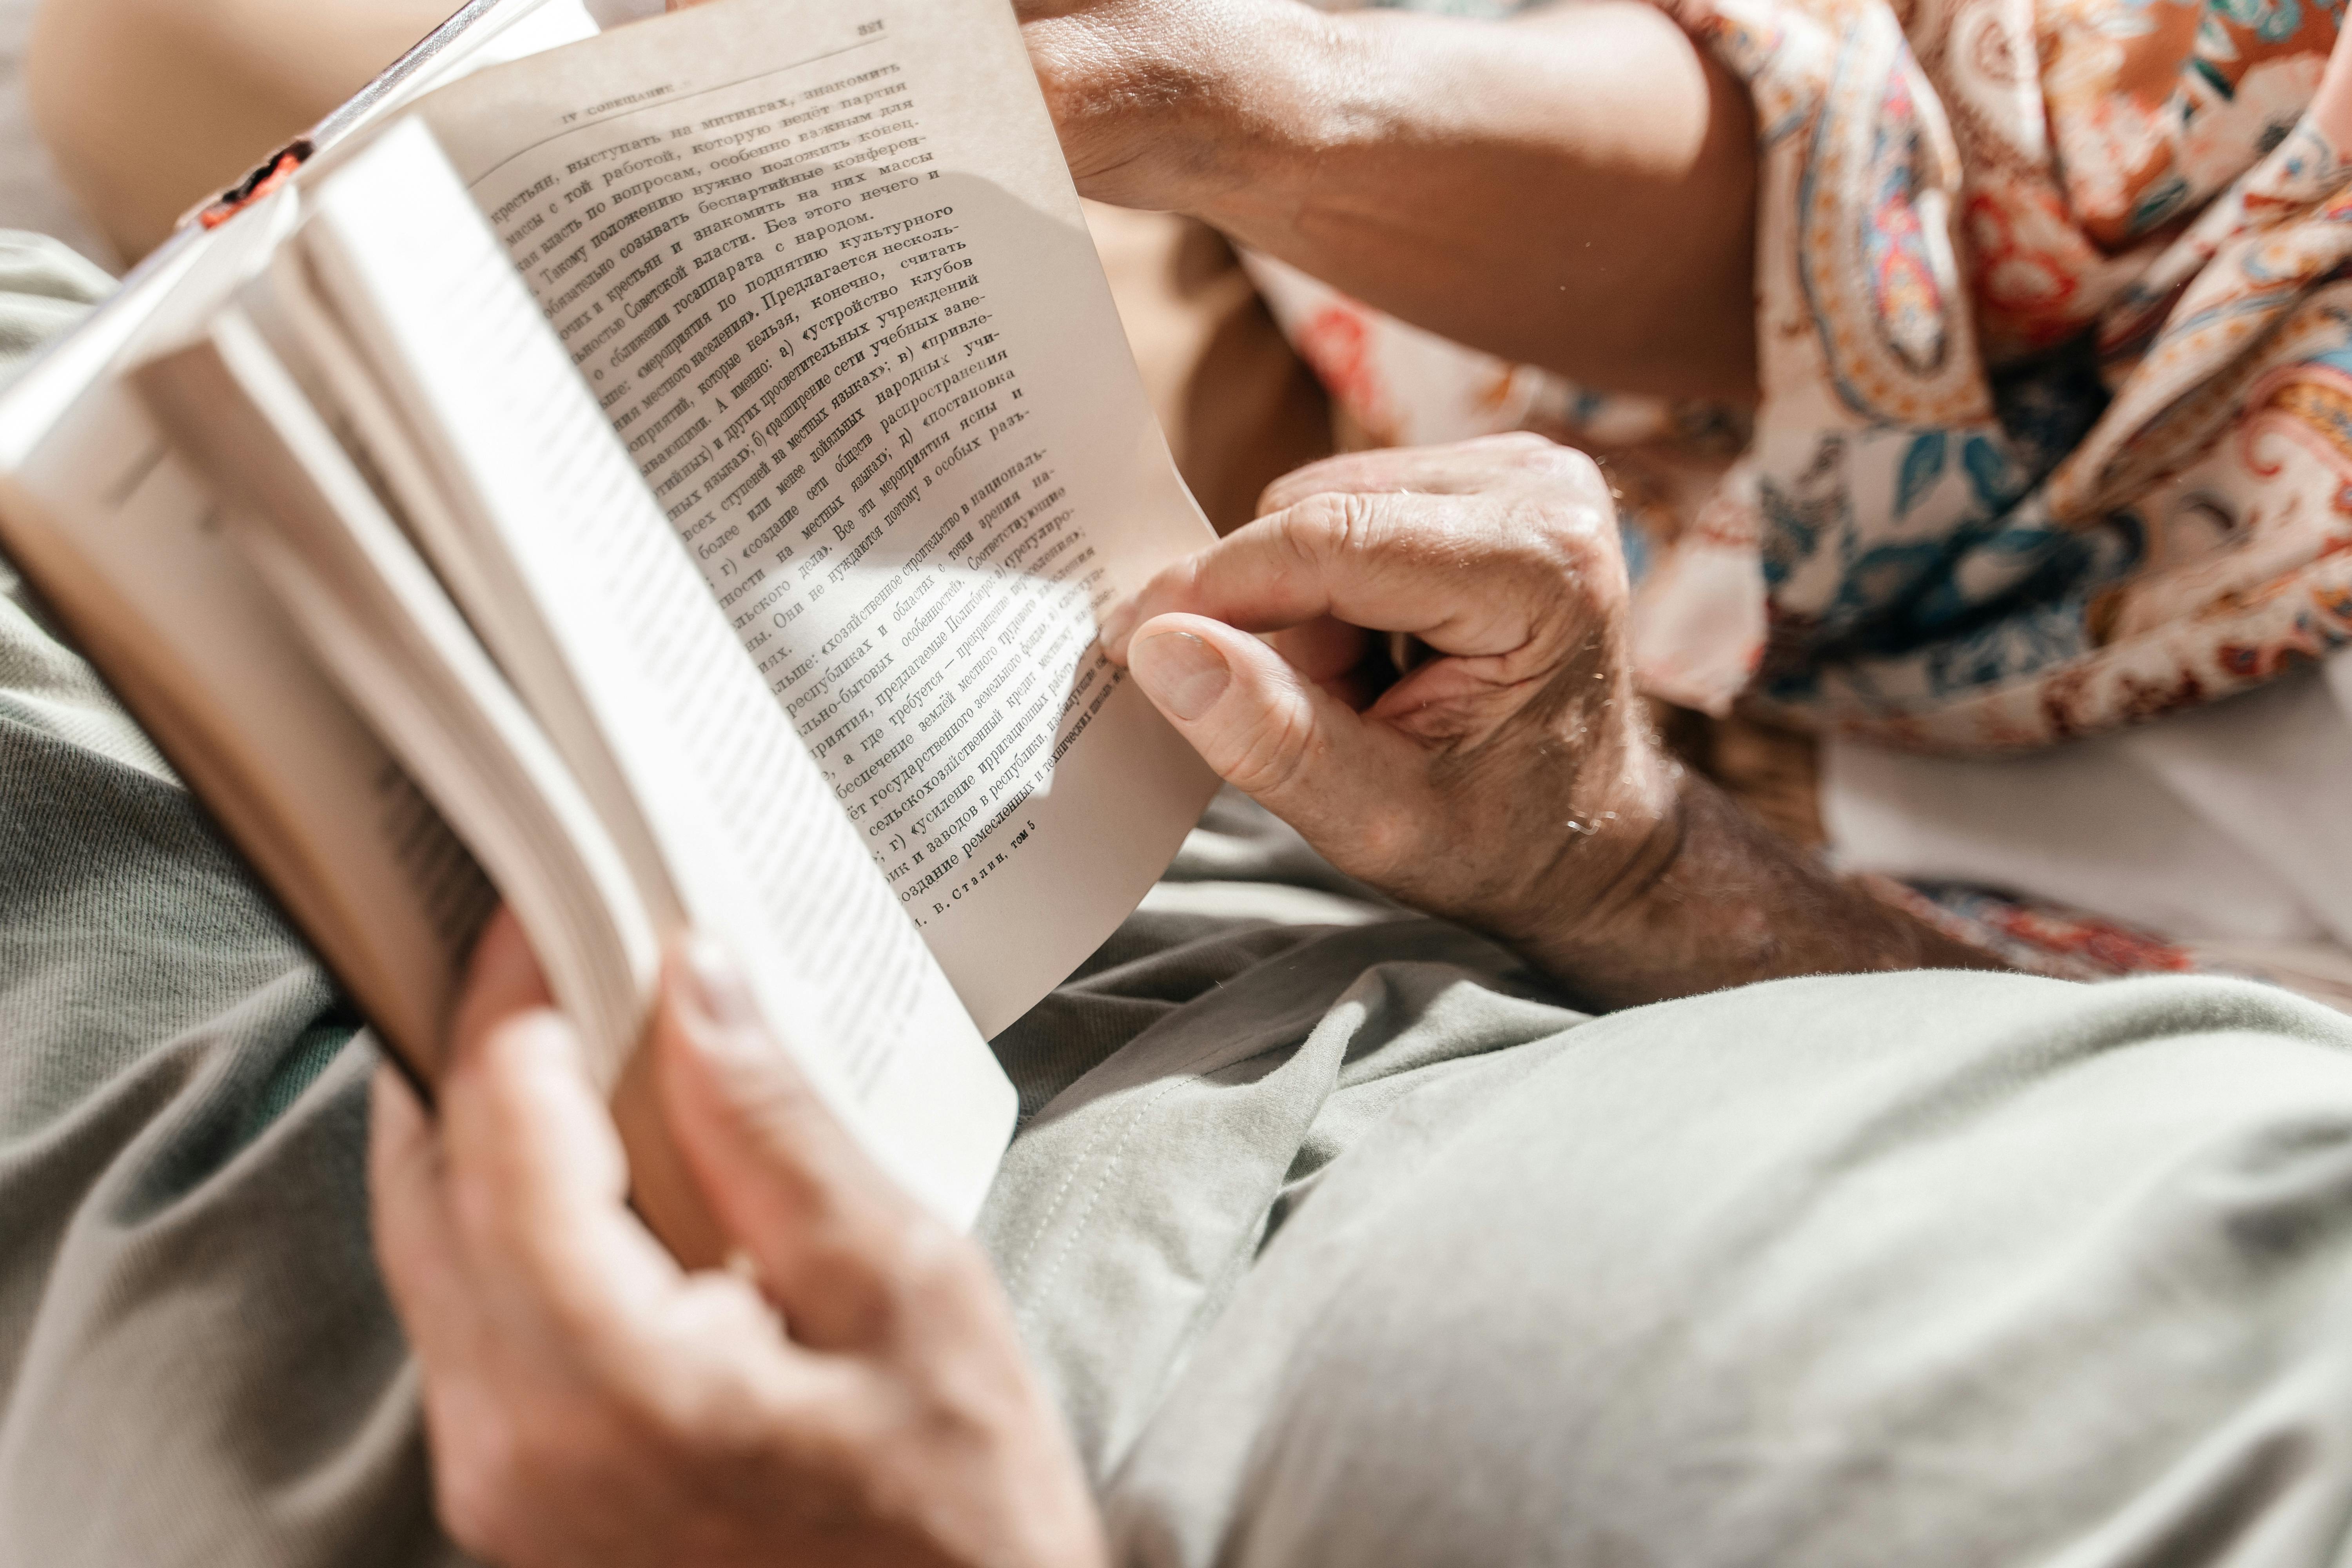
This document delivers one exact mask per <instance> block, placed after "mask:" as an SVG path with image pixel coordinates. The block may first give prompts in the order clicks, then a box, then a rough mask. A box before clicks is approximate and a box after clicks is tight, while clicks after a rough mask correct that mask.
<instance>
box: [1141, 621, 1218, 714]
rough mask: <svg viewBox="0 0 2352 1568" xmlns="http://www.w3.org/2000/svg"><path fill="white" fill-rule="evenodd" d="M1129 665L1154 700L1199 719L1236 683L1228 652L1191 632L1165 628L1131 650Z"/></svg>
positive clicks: (1165, 707)
mask: <svg viewBox="0 0 2352 1568" xmlns="http://www.w3.org/2000/svg"><path fill="white" fill-rule="evenodd" d="M1128 658H1129V668H1132V669H1133V670H1134V671H1135V679H1137V680H1139V681H1140V682H1142V684H1143V689H1144V691H1145V693H1146V694H1147V695H1148V696H1150V698H1151V700H1153V701H1155V702H1157V703H1159V704H1160V707H1162V708H1164V709H1166V710H1168V711H1169V712H1171V713H1173V714H1174V715H1175V716H1176V717H1177V718H1179V719H1185V720H1192V719H1198V718H1199V717H1200V716H1201V715H1202V714H1203V713H1206V712H1207V711H1208V710H1210V709H1212V708H1213V707H1215V706H1216V705H1217V699H1218V698H1220V697H1223V695H1224V694H1225V688H1226V687H1228V686H1230V685H1232V684H1233V680H1234V672H1233V670H1232V669H1231V668H1229V667H1228V666H1227V665H1226V663H1225V656H1224V655H1223V654H1221V653H1219V652H1218V651H1217V650H1216V649H1215V648H1213V647H1210V646H1209V645H1208V644H1207V643H1205V642H1203V641H1202V640H1201V639H1200V638H1199V637H1194V636H1193V635H1192V633H1191V632H1161V633H1160V635H1159V636H1157V637H1152V638H1150V640H1148V641H1145V642H1141V643H1138V644H1137V645H1136V646H1135V647H1133V648H1131V649H1129V655H1128Z"/></svg>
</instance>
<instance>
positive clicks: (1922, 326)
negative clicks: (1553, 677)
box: [1253, 0, 2352, 752]
mask: <svg viewBox="0 0 2352 1568" xmlns="http://www.w3.org/2000/svg"><path fill="white" fill-rule="evenodd" d="M1668 4H1669V5H1670V9H1672V10H1673V12H1674V14H1675V16H1676V17H1677V19H1678V20H1679V21H1680V22H1681V23H1682V24H1683V26H1685V27H1686V28H1687V29H1688V30H1689V31H1690V32H1691V33H1692V34H1693V36H1694V37H1696V38H1697V39H1699V40H1700V42H1701V43H1702V44H1703V45H1704V46H1705V47H1707V48H1709V49H1710V50H1712V51H1713V52H1714V54H1715V55H1716V57H1717V58H1719V59H1720V60H1722V61H1723V62H1724V63H1725V64H1726V65H1727V66H1728V67H1729V68H1731V69H1733V70H1734V71H1736V72H1737V73H1738V75H1739V76H1740V77H1742V78H1743V79H1745V80H1746V81H1747V82H1748V86H1749V89H1750V91H1751V95H1752V97H1753V100H1754V103H1755V109H1756V115H1757V123H1758V127H1759V148H1760V157H1761V160H1762V165H1761V171H1760V173H1761V179H1760V184H1759V246H1758V257H1757V278H1758V292H1759V316H1758V322H1757V330H1758V340H1759V352H1760V372H1761V377H1762V388H1763V398H1762V402H1761V403H1760V405H1759V406H1758V408H1757V409H1756V410H1755V411H1754V413H1753V414H1752V416H1744V415H1740V416H1736V415H1733V414H1730V413H1727V412H1725V411H1721V410H1709V409H1704V408H1692V407H1668V406H1665V405H1659V404H1656V403H1653V402H1648V401H1644V400H1638V399H1627V398H1621V397H1606V396H1601V395H1594V394H1592V393H1590V392H1587V391H1584V390H1582V389H1579V388H1577V387H1574V386H1571V385H1570V384H1567V383H1565V382H1562V381H1561V380H1559V378H1558V377H1556V376H1552V375H1549V374H1545V373H1542V372H1538V371H1535V370H1532V369H1529V368H1528V367H1525V366H1516V365H1509V364H1505V363H1500V362H1498V361H1496V360H1493V359H1490V358H1487V357H1486V356H1484V355H1479V354H1475V353H1470V352H1469V351H1466V350H1464V349H1461V348H1459V347H1457V346H1455V345H1453V344H1451V343H1447V342H1443V341H1441V340H1439V339H1436V338H1433V337H1432V336H1430V335H1429V334H1427V333H1423V332H1420V331H1415V330H1414V329H1412V328H1410V327H1406V326H1404V325H1402V323H1399V322H1396V321H1392V320H1391V319H1388V318H1386V317H1383V316H1381V315H1380V314H1379V313H1378V312H1375V311H1372V310H1367V309H1366V308H1364V307H1362V306H1361V305H1359V304H1357V303H1355V302H1353V301H1351V300H1347V299H1344V298H1342V297H1340V296H1339V295H1336V294H1334V293H1332V292H1331V291H1330V290H1328V289H1324V288H1322V287H1321V286H1320V285H1318V284H1315V283H1312V282H1311V281H1309V280H1307V279H1305V278H1303V277H1302V276H1300V275H1299V274H1297V273H1296V272H1293V271H1290V270H1289V269H1287V268H1281V267H1279V266H1277V265H1275V264H1272V263H1268V262H1265V261H1262V260H1255V259H1254V261H1253V267H1254V269H1255V271H1256V272H1257V275H1258V277H1259V279H1260V281H1261V284H1262V286H1263V287H1264V289H1265V292H1266V294H1267V296H1268V299H1269V301H1270V303H1272V305H1273V306H1274V307H1275V310H1276V316H1277V318H1278V319H1279V320H1281V321H1283V323H1284V325H1285V328H1286V331H1289V332H1290V334H1291V335H1292V338H1293V341H1294V342H1296V343H1297V345H1298V347H1299V349H1300V351H1301V353H1303V354H1304V355H1305V356H1306V357H1307V359H1308V361H1309V363H1312V364H1313V365H1315V367H1316V368H1317V370H1318V373H1319V374H1321V375H1322V377H1323V378H1324V380H1325V382H1326V383H1327V384H1328V386H1329V387H1330V389H1331V391H1332V392H1333V394H1334V395H1335V397H1336V399H1337V400H1338V401H1339V403H1340V404H1341V405H1342V406H1343V407H1344V408H1345V410H1346V411H1347V413H1348V415H1349V416H1350V417H1351V418H1352V420H1353V421H1354V422H1355V423H1356V424H1357V425H1358V426H1360V427H1361V433H1362V436H1363V438H1364V439H1365V440H1367V441H1370V442H1374V443H1403V442H1422V441H1432V440H1448V439H1457V438H1460V437H1466V436H1471V435H1475V434H1481V433H1486V432H1491V431H1496V430H1502V429H1510V428H1533V429H1538V430H1542V431H1544V432H1546V433H1548V434H1550V435H1552V436H1554V437H1558V438H1559V439H1562V440H1566V441H1570V442H1573V443H1575V444H1578V445H1580V446H1584V447H1588V448H1591V449H1592V450H1594V451H1595V452H1596V453H1598V454H1599V455H1601V456H1602V457H1603V458H1604V459H1605V460H1606V461H1607V462H1608V463H1609V464H1610V466H1611V468H1612V474H1613V477H1615V478H1616V479H1617V480H1618V482H1619V484H1620V486H1621V488H1622V489H1623V491H1624V492H1625V496H1626V505H1625V509H1624V510H1625V514H1626V521H1627V538H1628V545H1629V556H1630V558H1631V560H1632V563H1633V566H1634V569H1635V572H1636V574H1637V579H1638V587H1637V592H1636V610H1635V626H1634V648H1635V654H1636V658H1637V659H1638V660H1639V662H1640V665H1641V668H1642V671H1643V679H1644V680H1645V682H1646V683H1647V684H1648V686H1649V687H1650V689H1652V690H1654V692H1656V693H1657V694H1658V695H1661V696H1664V697H1667V698H1670V699H1673V700H1677V701H1681V702H1684V703H1685V704H1688V705H1691V706H1695V707H1699V708H1704V709H1706V710H1712V711H1717V712H1720V711H1722V710H1724V709H1726V708H1727V706H1728V705H1729V703H1730V702H1731V701H1732V700H1734V698H1735V697H1738V695H1740V694H1741V693H1743V692H1747V693H1749V694H1751V695H1752V697H1753V698H1754V699H1755V700H1758V701H1759V702H1760V703H1762V704H1764V705H1766V706H1768V707H1770V708H1775V709H1778V710H1781V711H1783V712H1785V713H1787V714H1790V715H1791V716H1795V717H1799V718H1801V719H1804V720H1806V721H1810V722H1811V723H1813V724H1815V725H1817V726H1819V727H1822V728H1828V729H1834V730H1836V731H1843V732H1845V733H1850V734H1854V735H1859V736H1864V737H1868V738H1873V739H1876V740H1880V741H1885V742H1895V743H1899V744H1906V745H1910V746H1916V747H1921V748H1927V749H1936V750H1948V751H1955V752H1996V751H2002V750H2015V749H2021V748H2030V747H2036V746H2042V745H2046V744H2049V743H2051V742H2057V741H2061V740H2063V739H2065V738H2067V737H2069V736H2073V735H2077V734H2082V733H2086V732H2090V731H2097V730H2101V729H2105V728H2108V727H2111V726H2114V725H2117V724H2121V723H2126V722H2128V721H2136V720H2141V719H2146V718H2149V717H2152V716H2155V715H2158V714H2160V713H2163V712H2166V711H2168V710H2172V709H2175V708H2178V707H2181V706H2184V705H2187V704H2191V703H2196V702H2199V701H2202V700H2208V699H2210V698H2214V697H2218V696H2221V695H2223V694H2226V693H2228V692H2231V691H2234V690H2238V689H2242V688H2244V687H2246V686H2249V685H2251V684H2253V683H2255V682H2259V681H2262V680H2263V679H2266V678H2268V677H2270V676H2272V675H2273V674H2275V673H2276V672H2278V671H2279V670H2280V669H2281V668H2284V667H2285V666H2287V665H2288V664H2289V663H2290V662H2292V661H2294V660H2296V659H2298V658H2310V657H2314V656H2316V655H2318V654H2320V653H2323V652H2325V651H2327V650H2329V649H2332V648H2335V647H2340V646H2343V645H2344V644H2345V643H2347V641H2352V56H2346V55H2342V54H2341V52H2340V51H2337V50H2336V39H2337V31H2338V24H2339V22H2340V21H2341V18H2342V10H2341V0H2336V4H2325V3H2322V0H2203V3H2201V4H2199V3H2186V4H2184V3H2179V0H2039V4H2038V5H2037V4H2036V3H2035V0H1909V3H1907V4H1901V3H1898V4H1896V5H1889V4H1886V3H1885V0H1668Z"/></svg>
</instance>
